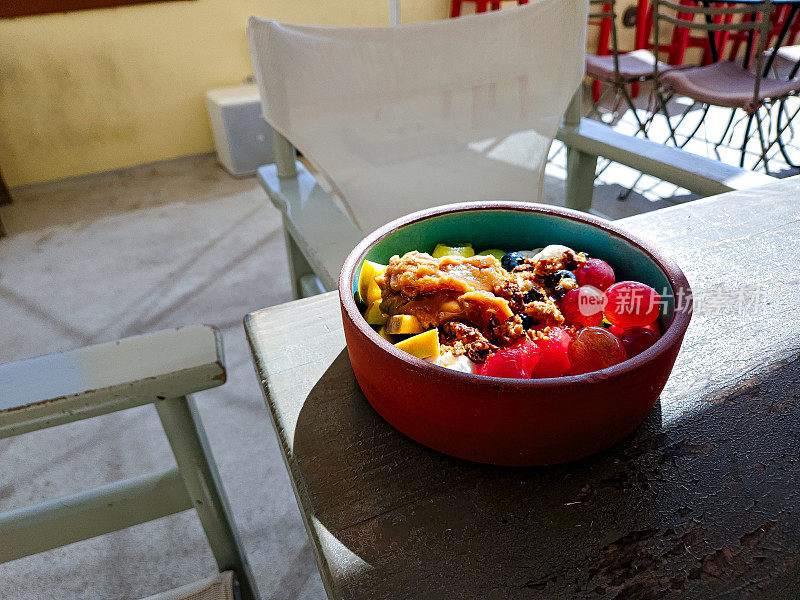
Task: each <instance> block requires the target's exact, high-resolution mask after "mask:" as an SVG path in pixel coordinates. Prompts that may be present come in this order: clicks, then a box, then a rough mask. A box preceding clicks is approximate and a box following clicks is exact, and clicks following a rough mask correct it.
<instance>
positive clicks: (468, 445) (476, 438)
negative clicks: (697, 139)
mask: <svg viewBox="0 0 800 600" xmlns="http://www.w3.org/2000/svg"><path fill="white" fill-rule="evenodd" d="M439 242H441V243H445V244H457V243H458V242H469V243H472V245H473V246H474V247H475V248H476V249H477V248H498V247H499V248H505V249H508V250H513V249H529V248H538V247H542V246H546V245H548V244H564V245H566V246H570V247H571V248H574V249H575V250H577V251H585V252H588V253H589V254H590V255H591V256H594V257H597V258H602V259H604V260H606V261H607V262H609V263H610V264H611V266H612V267H613V268H614V270H615V272H616V275H617V281H621V280H626V279H633V280H637V281H642V282H644V283H646V284H648V285H650V286H652V287H654V288H655V289H656V290H658V291H659V292H661V291H662V290H664V289H667V290H668V292H669V293H668V294H667V298H666V300H667V306H666V309H665V311H664V314H662V316H661V317H660V321H661V322H660V325H661V328H662V331H663V332H664V333H663V335H662V337H661V338H660V339H659V340H658V342H656V344H655V345H653V346H652V347H651V348H649V349H648V350H646V351H645V352H643V353H642V354H640V355H638V356H636V357H634V358H632V359H630V360H627V361H625V362H623V363H620V364H618V365H615V366H613V367H609V368H607V369H603V370H602V371H596V372H594V373H587V374H585V375H575V376H570V377H558V378H552V379H504V378H496V377H484V376H480V375H472V374H469V373H461V372H456V371H452V370H448V369H445V368H443V367H439V366H436V365H432V364H429V363H427V362H425V361H423V360H420V359H418V358H415V357H413V356H411V355H410V354H407V353H406V352H403V351H401V350H398V349H396V348H395V347H394V346H393V345H392V344H391V343H389V342H387V341H386V340H384V339H383V338H381V337H380V336H379V335H378V334H377V333H376V332H375V331H374V330H373V329H372V327H370V326H369V325H368V324H367V322H366V321H365V320H364V318H363V317H362V316H361V314H360V313H359V311H358V308H357V307H356V303H355V300H354V298H353V294H354V292H355V290H356V289H357V285H358V274H359V273H360V270H361V265H362V263H363V261H364V260H365V259H369V260H373V261H375V262H379V263H383V264H386V263H387V262H388V261H389V259H390V258H391V257H392V256H393V255H395V254H399V255H402V254H404V253H405V252H407V251H410V250H420V251H427V252H430V251H431V250H432V249H433V247H434V246H435V245H436V244H437V243H439ZM339 297H340V300H341V306H342V320H343V322H344V332H345V337H346V339H347V351H348V353H349V355H350V362H351V364H352V366H353V371H354V373H355V376H356V379H357V380H358V383H359V385H360V386H361V389H362V390H363V392H364V395H365V396H366V398H367V400H368V401H369V402H370V404H371V405H372V406H373V407H374V408H375V410H376V411H378V413H380V415H381V416H382V417H383V418H384V419H386V421H388V422H389V423H390V424H392V425H393V426H394V427H395V428H397V429H398V430H400V431H401V432H402V433H404V434H405V435H407V436H408V437H410V438H412V439H414V440H416V441H417V442H419V443H421V444H424V445H426V446H429V447H430V448H433V449H435V450H438V451H440V452H444V453H446V454H450V455H453V456H457V457H460V458H465V459H468V460H473V461H478V462H484V463H492V464H498V465H544V464H552V463H560V462H566V461H570V460H574V459H578V458H581V457H585V456H589V455H590V454H594V453H595V452H599V451H600V450H603V449H604V448H607V447H609V446H611V445H612V444H615V443H616V442H618V441H620V440H622V439H623V438H624V437H626V436H627V435H628V434H630V433H631V432H632V431H633V430H634V429H636V427H638V426H639V424H640V423H641V422H642V421H643V420H644V418H645V417H646V416H647V414H648V413H649V412H650V410H651V409H652V408H653V405H654V404H655V402H656V400H657V399H658V396H659V394H660V393H661V390H662V389H663V388H664V385H665V384H666V382H667V378H668V377H669V374H670V371H671V370H672V366H673V364H674V363H675V357H676V356H677V354H678V350H679V349H680V346H681V342H682V341H683V336H684V333H685V332H686V328H687V326H688V325H689V320H690V318H691V291H690V288H689V284H688V282H687V281H686V277H685V276H684V275H683V273H682V272H681V270H680V269H679V268H678V266H677V265H676V264H675V263H673V262H672V261H671V260H669V259H668V258H666V257H664V256H663V255H661V254H660V253H659V252H658V251H657V250H655V249H653V248H652V247H650V246H648V245H647V244H645V243H644V242H641V241H639V240H637V239H635V238H633V237H632V236H630V235H629V234H627V233H625V231H624V230H623V229H622V228H620V227H617V226H615V225H613V224H612V223H610V222H607V221H604V220H601V219H597V218H594V217H592V216H589V215H586V214H584V213H579V212H575V211H570V210H565V209H558V208H553V207H550V206H543V205H537V204H522V203H514V202H472V203H463V204H453V205H449V206H442V207H438V208H435V209H430V210H425V211H421V212H417V213H414V214H411V215H408V216H406V217H403V218H400V219H397V220H396V221H393V222H391V223H389V224H388V225H385V226H384V227H381V228H380V229H378V230H377V231H375V232H373V233H371V234H370V235H368V236H367V237H366V238H365V239H364V240H363V241H362V242H361V243H360V244H359V245H358V246H356V248H355V249H354V250H353V251H352V252H351V253H350V255H349V256H348V257H347V260H346V261H345V263H344V267H343V268H342V272H341V276H340V278H339ZM675 298H679V299H680V298H684V299H688V306H683V307H681V310H675V302H674V299H675ZM684 304H687V303H686V302H684Z"/></svg>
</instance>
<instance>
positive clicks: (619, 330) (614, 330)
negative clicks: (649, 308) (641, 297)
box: [607, 321, 661, 338]
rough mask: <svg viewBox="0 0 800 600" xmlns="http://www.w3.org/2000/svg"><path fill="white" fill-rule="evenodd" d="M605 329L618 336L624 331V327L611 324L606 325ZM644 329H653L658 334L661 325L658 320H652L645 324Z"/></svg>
mask: <svg viewBox="0 0 800 600" xmlns="http://www.w3.org/2000/svg"><path fill="white" fill-rule="evenodd" d="M607 329H608V330H609V331H610V332H611V333H613V334H614V335H615V336H617V337H618V338H621V337H622V334H623V333H625V331H626V329H625V328H624V327H620V326H619V325H612V326H611V327H607ZM644 329H649V330H650V331H655V332H656V333H657V334H658V335H659V336H660V335H661V325H659V324H658V321H653V322H652V323H650V324H649V325H645V326H644Z"/></svg>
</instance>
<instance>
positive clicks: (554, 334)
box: [533, 327, 572, 379]
mask: <svg viewBox="0 0 800 600" xmlns="http://www.w3.org/2000/svg"><path fill="white" fill-rule="evenodd" d="M547 338H548V339H546V340H545V339H538V340H536V345H537V346H539V349H540V350H541V351H542V354H541V357H540V358H539V362H538V363H537V365H536V367H535V368H534V369H533V377H534V379H536V378H540V377H561V376H562V375H563V374H564V373H566V372H567V369H569V356H568V355H567V348H569V343H570V342H571V341H572V336H570V335H569V334H568V333H567V332H566V331H564V330H563V329H561V328H560V327H551V328H550V331H549V332H548V334H547Z"/></svg>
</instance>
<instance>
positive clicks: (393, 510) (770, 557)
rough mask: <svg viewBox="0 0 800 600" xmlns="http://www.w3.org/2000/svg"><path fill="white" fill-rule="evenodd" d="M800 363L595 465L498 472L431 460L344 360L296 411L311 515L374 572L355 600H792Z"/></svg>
mask: <svg viewBox="0 0 800 600" xmlns="http://www.w3.org/2000/svg"><path fill="white" fill-rule="evenodd" d="M799 381H800V360H796V361H794V362H791V363H789V364H786V365H784V366H783V367H781V368H778V369H776V370H775V371H773V372H772V373H770V374H768V375H767V376H766V377H763V378H761V379H760V380H754V381H751V382H748V385H746V386H744V387H741V388H740V389H738V390H735V391H733V392H731V393H729V394H726V395H724V396H722V397H719V398H712V397H707V398H698V399H697V400H695V401H693V402H692V403H691V405H693V406H701V407H702V408H701V409H700V410H696V411H694V412H690V413H688V414H686V415H685V416H682V417H680V418H677V419H675V420H673V421H672V422H669V423H662V416H661V414H662V413H661V405H660V403H659V404H657V405H656V407H655V408H654V409H653V411H652V413H651V414H650V415H649V416H648V418H647V419H646V421H645V422H644V423H643V425H642V426H641V427H639V429H638V430H637V431H636V432H635V433H634V434H632V435H631V436H630V437H629V438H628V439H626V440H624V441H623V442H621V443H620V444H618V445H616V446H615V447H613V448H611V449H609V450H607V451H605V452H602V453H600V454H598V455H596V456H594V457H590V458H588V459H584V460H581V461H576V462H573V463H568V464H565V465H557V466H550V467H535V468H501V467H492V466H486V465H479V464H474V463H469V462H466V461H463V460H459V459H455V458H451V457H448V456H445V455H443V454H439V453H437V452H435V451H432V450H429V449H427V448H425V447H423V446H421V445H419V444H417V443H415V442H413V441H412V440H410V439H409V438H407V437H405V436H403V435H402V434H400V433H398V432H397V431H395V430H394V429H393V428H392V427H391V426H389V425H388V424H387V423H386V422H385V421H383V419H382V418H381V417H380V416H379V415H378V414H377V413H376V412H375V411H374V410H372V409H371V407H369V405H368V403H367V401H366V399H365V398H364V397H363V395H362V393H361V391H360V389H359V388H358V386H357V384H356V381H355V378H354V376H353V372H352V369H351V368H350V363H349V360H348V357H347V354H346V352H345V351H342V353H341V354H340V355H339V356H338V357H337V358H336V360H335V361H334V362H333V363H332V364H331V366H330V368H329V369H328V370H327V371H326V373H325V374H324V375H323V377H322V378H321V379H320V380H319V382H318V383H317V384H316V386H315V387H314V388H313V390H312V391H311V393H310V395H309V397H308V399H307V400H306V402H305V405H304V407H303V409H302V411H301V413H300V416H299V419H298V423H297V428H296V431H295V437H294V454H295V456H296V457H297V459H298V461H299V463H300V469H301V472H302V473H303V474H304V476H305V480H304V483H305V485H306V486H307V489H308V494H309V499H310V503H311V506H312V510H313V512H314V516H316V517H317V519H319V521H320V523H321V524H322V525H324V527H325V528H326V529H327V530H328V531H329V532H330V533H331V534H332V535H333V536H334V537H335V538H336V539H337V540H338V541H339V542H340V543H341V544H343V545H344V546H345V547H346V548H347V549H349V551H351V552H352V553H354V554H356V555H357V556H358V557H360V558H361V559H362V560H363V561H365V562H366V563H368V564H369V565H370V568H367V569H365V570H361V571H359V572H358V573H354V574H352V575H351V576H348V575H347V574H345V575H344V576H343V577H344V579H343V581H342V582H341V585H342V586H343V587H344V588H346V589H347V590H348V593H347V594H345V596H348V595H349V594H352V595H353V597H361V596H360V594H361V593H363V594H364V595H365V596H369V597H370V598H383V597H397V598H400V597H403V598H404V597H411V596H413V597H425V598H431V597H437V598H438V597H443V598H457V597H478V598H482V599H483V598H493V597H495V596H497V597H502V598H508V597H510V598H516V597H525V598H530V597H541V598H576V597H580V598H666V597H684V596H685V597H692V598H705V597H711V596H713V597H715V598H731V599H733V598H744V597H748V598H751V597H759V598H761V597H764V598H772V597H776V598H790V597H792V598H794V597H798V594H800V577H798V575H800V554H798V547H800V528H798V525H797V523H798V521H797V514H798V511H799V510H800V473H798V471H800V459H799V458H798V448H800V426H798V423H800V421H798V417H799V416H800V410H799V409H798V405H799V403H798V398H800V388H799V387H798V382H799Z"/></svg>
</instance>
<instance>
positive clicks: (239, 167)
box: [206, 84, 274, 176]
mask: <svg viewBox="0 0 800 600" xmlns="http://www.w3.org/2000/svg"><path fill="white" fill-rule="evenodd" d="M206 104H207V106H208V116H209V118H210V119H211V130H212V131H213V133H214V146H215V147H216V149H217V158H218V159H219V162H220V163H222V166H223V167H225V168H226V169H227V170H228V171H229V172H230V173H231V174H232V175H237V176H242V175H252V174H253V173H255V172H256V169H257V168H258V167H260V166H261V165H265V164H268V163H271V162H274V158H273V153H272V128H271V127H270V126H269V125H268V124H267V122H266V121H265V120H264V117H262V116H261V99H260V97H259V95H258V86H257V85H255V84H249V85H237V86H232V87H224V88H217V89H214V90H208V91H207V92H206Z"/></svg>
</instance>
